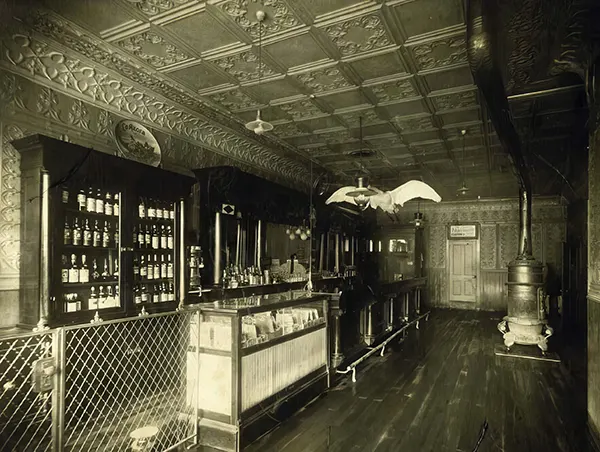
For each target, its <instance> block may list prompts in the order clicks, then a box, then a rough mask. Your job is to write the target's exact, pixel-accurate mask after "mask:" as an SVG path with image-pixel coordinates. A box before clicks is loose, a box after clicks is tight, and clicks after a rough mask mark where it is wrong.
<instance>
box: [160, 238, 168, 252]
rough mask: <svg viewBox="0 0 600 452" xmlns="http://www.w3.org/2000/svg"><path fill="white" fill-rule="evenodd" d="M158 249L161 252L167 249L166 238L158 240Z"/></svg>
mask: <svg viewBox="0 0 600 452" xmlns="http://www.w3.org/2000/svg"><path fill="white" fill-rule="evenodd" d="M160 247H161V248H162V249H163V250H164V249H166V248H167V238H166V237H165V236H164V235H163V236H161V238H160Z"/></svg>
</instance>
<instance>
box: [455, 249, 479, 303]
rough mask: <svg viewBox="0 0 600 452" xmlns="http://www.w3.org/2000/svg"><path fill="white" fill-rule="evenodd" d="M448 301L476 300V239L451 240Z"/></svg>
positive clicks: (477, 264) (477, 263)
mask: <svg viewBox="0 0 600 452" xmlns="http://www.w3.org/2000/svg"><path fill="white" fill-rule="evenodd" d="M449 248H450V250H449V251H450V253H449V256H450V284H449V298H450V301H471V302H476V301H477V268H478V266H479V262H478V261H477V241H476V240H451V241H450V242H449Z"/></svg>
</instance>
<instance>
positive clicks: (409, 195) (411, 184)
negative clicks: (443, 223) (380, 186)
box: [389, 180, 442, 206]
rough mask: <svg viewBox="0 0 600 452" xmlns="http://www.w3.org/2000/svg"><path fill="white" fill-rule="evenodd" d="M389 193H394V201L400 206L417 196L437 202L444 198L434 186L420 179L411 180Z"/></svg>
mask: <svg viewBox="0 0 600 452" xmlns="http://www.w3.org/2000/svg"><path fill="white" fill-rule="evenodd" d="M389 193H390V194H391V195H392V199H393V203H394V204H399V205H400V206H403V205H404V203H405V202H406V201H409V200H411V199H416V198H422V199H430V200H431V201H435V202H440V201H441V200H442V197H441V196H440V195H438V193H437V192H436V191H435V190H434V189H433V188H431V187H430V186H429V185H427V184H426V183H425V182H421V181H420V180H410V181H408V182H407V183H405V184H402V185H400V186H399V187H397V188H395V189H393V190H392V191H391V192H389Z"/></svg>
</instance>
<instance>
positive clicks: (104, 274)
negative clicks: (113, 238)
mask: <svg viewBox="0 0 600 452" xmlns="http://www.w3.org/2000/svg"><path fill="white" fill-rule="evenodd" d="M100 279H101V280H102V281H108V280H109V279H110V272H109V271H108V259H105V260H104V270H102V274H101V275H100Z"/></svg>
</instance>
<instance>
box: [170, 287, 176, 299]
mask: <svg viewBox="0 0 600 452" xmlns="http://www.w3.org/2000/svg"><path fill="white" fill-rule="evenodd" d="M169 301H175V285H174V284H173V283H171V284H169Z"/></svg>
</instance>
